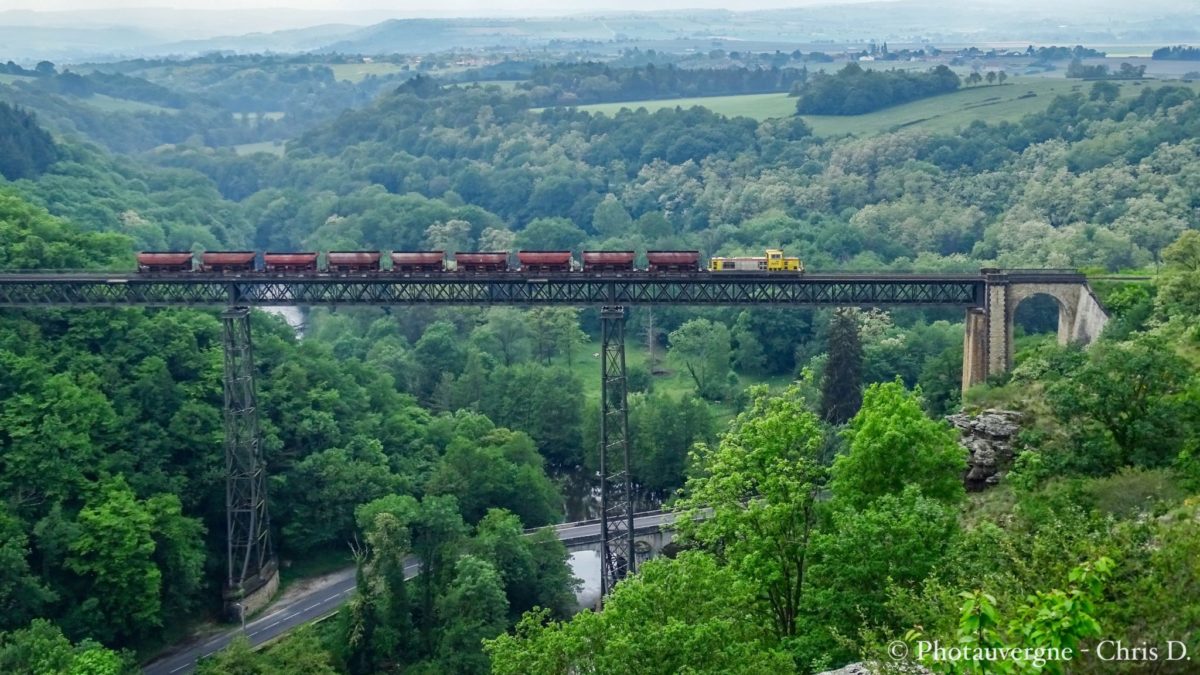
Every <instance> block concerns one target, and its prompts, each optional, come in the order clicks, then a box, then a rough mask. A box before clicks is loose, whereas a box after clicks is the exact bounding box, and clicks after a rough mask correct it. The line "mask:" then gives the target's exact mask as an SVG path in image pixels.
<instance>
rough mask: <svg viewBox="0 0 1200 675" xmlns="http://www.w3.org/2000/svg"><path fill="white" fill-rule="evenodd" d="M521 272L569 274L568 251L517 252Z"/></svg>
mask: <svg viewBox="0 0 1200 675" xmlns="http://www.w3.org/2000/svg"><path fill="white" fill-rule="evenodd" d="M517 261H519V262H520V263H521V271H522V272H570V271H571V252H570V251H517Z"/></svg>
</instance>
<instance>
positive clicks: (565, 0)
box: [0, 0, 878, 16]
mask: <svg viewBox="0 0 1200 675" xmlns="http://www.w3.org/2000/svg"><path fill="white" fill-rule="evenodd" d="M866 1H868V0H0V11H2V10H11V9H27V10H38V11H64V10H97V9H112V8H139V9H145V8H172V9H208V10H212V9H218V10H219V9H253V8H268V7H287V8H293V9H304V10H319V11H364V10H366V11H376V12H378V11H385V12H388V13H394V14H396V15H410V16H411V15H434V14H437V15H445V14H461V15H475V16H482V15H488V14H497V13H505V14H512V13H516V14H574V13H580V12H596V11H614V10H648V9H690V8H729V9H744V10H749V9H767V8H779V7H798V6H805V5H835V4H848V3H854V2H866ZM876 1H878V0H876Z"/></svg>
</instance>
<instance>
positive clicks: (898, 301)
mask: <svg viewBox="0 0 1200 675" xmlns="http://www.w3.org/2000/svg"><path fill="white" fill-rule="evenodd" d="M989 272H990V271H989ZM1034 280H1036V281H1040V282H1043V283H1044V282H1051V283H1082V282H1084V281H1085V278H1084V277H1083V276H1082V275H1080V274H1076V273H1069V272H1068V273H1063V272H1058V271H1040V272H1039V271H1033V270H1030V271H1026V270H1022V271H1020V272H1015V273H1013V274H1008V275H1006V274H1003V273H999V274H997V273H988V274H982V273H981V274H919V273H911V274H908V273H895V272H893V273H815V274H795V275H793V274H770V273H767V274H762V273H760V274H728V273H720V272H718V273H697V274H674V275H672V274H651V273H647V272H633V273H606V274H583V273H571V274H557V275H555V274H548V275H536V276H531V275H526V274H520V273H494V274H486V275H467V274H450V273H441V274H407V275H404V274H393V273H387V272H384V273H374V274H363V275H332V274H311V275H306V276H276V275H269V274H264V273H259V272H256V273H247V274H243V275H206V274H196V273H191V274H188V273H180V274H169V275H167V274H153V275H142V274H108V273H103V272H75V271H70V272H30V273H5V274H0V307H28V306H71V307H78V306H85V307H86V306H92V307H119V306H212V307H218V306H230V305H240V306H281V305H330V306H332V305H422V304H426V305H493V304H495V305H501V304H503V305H603V304H619V305H630V306H632V305H664V304H674V305H828V306H834V305H861V306H878V305H942V306H945V305H952V306H953V305H957V306H963V307H978V306H982V305H983V303H984V294H983V288H984V286H985V284H986V283H996V282H1001V283H1003V282H1013V281H1021V282H1026V281H1034Z"/></svg>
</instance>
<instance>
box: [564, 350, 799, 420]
mask: <svg viewBox="0 0 1200 675" xmlns="http://www.w3.org/2000/svg"><path fill="white" fill-rule="evenodd" d="M599 353H600V342H599V341H593V342H588V343H587V344H584V345H580V346H579V348H578V351H577V352H576V353H575V357H574V363H572V364H571V365H570V368H571V371H572V372H573V373H575V375H576V376H577V377H578V378H579V379H580V381H582V382H583V392H584V396H585V397H586V399H587V400H588V401H596V400H597V399H599V398H600V358H599V357H593V356H592V354H599ZM654 354H655V356H656V357H658V359H659V365H658V368H659V370H662V371H667V374H663V375H654V376H653V380H652V382H653V384H652V387H653V392H654V393H656V394H663V393H665V394H669V395H670V396H671V397H672V398H680V397H682V396H684V395H685V394H692V393H695V391H696V385H695V383H693V382H692V379H691V376H690V375H688V372H687V370H684V369H680V368H677V367H676V366H675V365H674V364H673V363H669V362H668V361H667V360H666V356H667V350H666V349H657V348H656V350H655V353H654ZM648 357H649V353H648V352H647V350H646V342H645V340H644V339H643V338H642V337H641V336H637V335H632V334H630V335H628V336H626V342H625V366H626V368H635V367H636V368H647V369H648V366H647V359H648ZM555 363H556V364H557V365H560V366H567V361H566V358H565V357H561V356H560V357H557V358H556V359H555ZM738 381H739V386H740V387H742V388H745V387H749V386H750V385H753V384H766V385H768V386H770V387H771V389H772V390H776V389H780V390H782V389H783V388H784V387H786V386H787V385H788V384H789V383H790V382H791V378H790V377H786V376H777V377H748V376H746V375H739V376H738ZM712 408H713V413H714V414H715V415H716V420H717V422H718V425H719V426H718V428H719V429H724V427H725V424H726V423H727V422H729V420H730V419H731V418H732V417H733V415H734V409H733V406H732V405H731V404H730V403H728V402H724V401H722V402H720V403H714V404H712Z"/></svg>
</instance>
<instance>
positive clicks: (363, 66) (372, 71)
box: [329, 63, 403, 82]
mask: <svg viewBox="0 0 1200 675" xmlns="http://www.w3.org/2000/svg"><path fill="white" fill-rule="evenodd" d="M329 67H330V68H332V69H333V76H334V77H336V78H337V79H339V80H346V81H347V82H361V81H362V80H363V79H364V78H366V76H368V75H391V74H392V73H399V72H400V71H401V70H403V66H401V65H400V64H398V63H331V64H329Z"/></svg>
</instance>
